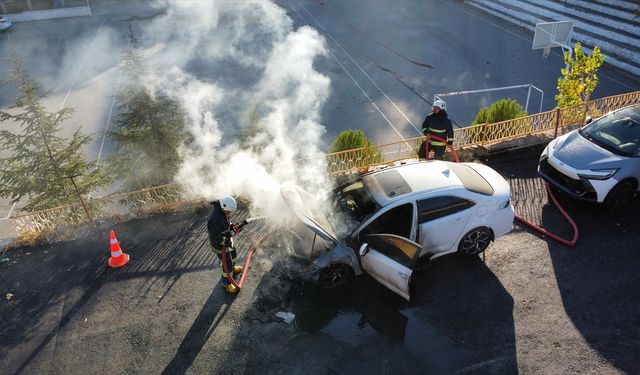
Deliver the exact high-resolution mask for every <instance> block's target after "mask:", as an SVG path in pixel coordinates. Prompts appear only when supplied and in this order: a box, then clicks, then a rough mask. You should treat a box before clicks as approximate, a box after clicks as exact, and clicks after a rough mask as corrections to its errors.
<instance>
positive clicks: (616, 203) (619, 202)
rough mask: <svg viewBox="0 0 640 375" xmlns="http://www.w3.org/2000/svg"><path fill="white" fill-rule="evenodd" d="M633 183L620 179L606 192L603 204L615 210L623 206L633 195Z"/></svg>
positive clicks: (610, 209) (608, 208)
mask: <svg viewBox="0 0 640 375" xmlns="http://www.w3.org/2000/svg"><path fill="white" fill-rule="evenodd" d="M635 193H636V191H635V188H634V187H633V184H632V183H631V182H629V181H622V182H621V183H619V184H618V185H616V186H614V187H613V189H611V191H610V192H609V194H607V197H606V198H605V199H604V206H605V208H606V209H607V210H609V211H616V210H619V209H620V208H622V207H624V206H625V205H626V204H627V203H629V201H631V199H633V196H634V195H635Z"/></svg>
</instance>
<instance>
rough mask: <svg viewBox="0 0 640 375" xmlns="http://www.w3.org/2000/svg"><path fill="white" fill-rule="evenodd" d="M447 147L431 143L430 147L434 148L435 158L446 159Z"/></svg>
mask: <svg viewBox="0 0 640 375" xmlns="http://www.w3.org/2000/svg"><path fill="white" fill-rule="evenodd" d="M446 148H447V146H434V145H429V149H430V150H433V154H434V155H433V158H434V159H438V160H442V159H444V150H445V149H446Z"/></svg>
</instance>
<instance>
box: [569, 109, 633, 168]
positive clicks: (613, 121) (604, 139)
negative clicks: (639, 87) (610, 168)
mask: <svg viewBox="0 0 640 375" xmlns="http://www.w3.org/2000/svg"><path fill="white" fill-rule="evenodd" d="M638 109H640V107H638V106H634V107H631V108H626V109H623V110H621V111H617V112H614V113H611V114H608V115H606V116H603V117H601V118H599V119H598V120H596V121H594V122H592V123H591V124H589V125H587V126H585V127H584V128H582V129H581V130H580V134H581V135H582V136H583V137H585V138H586V139H588V140H589V141H591V142H593V143H595V144H597V145H598V146H600V147H602V148H604V149H607V150H609V151H611V152H613V153H615V154H618V155H622V156H634V155H637V154H638V151H640V114H639V112H640V111H639V110H638Z"/></svg>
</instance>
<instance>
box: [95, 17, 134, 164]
mask: <svg viewBox="0 0 640 375" xmlns="http://www.w3.org/2000/svg"><path fill="white" fill-rule="evenodd" d="M131 25H133V23H132V24H131ZM130 45H131V40H128V41H127V50H128V49H129V46H130ZM118 65H119V64H118ZM123 70H124V65H123V66H122V67H120V71H119V72H118V80H117V82H116V89H115V92H114V95H113V100H112V101H111V107H110V108H109V114H108V115H107V123H106V124H104V133H103V134H102V142H100V151H98V158H97V159H96V164H99V163H100V157H101V156H102V149H103V147H104V142H105V139H106V138H107V131H108V130H109V125H110V124H111V114H112V113H113V107H114V106H115V104H116V99H117V95H118V91H120V82H121V80H122V72H123Z"/></svg>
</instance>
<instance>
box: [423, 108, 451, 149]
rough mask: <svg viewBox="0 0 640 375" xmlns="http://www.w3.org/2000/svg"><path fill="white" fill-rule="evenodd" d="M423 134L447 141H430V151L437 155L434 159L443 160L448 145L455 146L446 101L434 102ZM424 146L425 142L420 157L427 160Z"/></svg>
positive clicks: (425, 122)
mask: <svg viewBox="0 0 640 375" xmlns="http://www.w3.org/2000/svg"><path fill="white" fill-rule="evenodd" d="M422 133H424V135H425V136H427V135H435V136H437V137H440V138H442V139H444V140H446V142H442V141H441V140H439V139H435V138H430V140H429V150H433V152H434V154H435V157H434V158H435V159H438V160H442V159H443V157H444V151H445V149H446V147H447V145H451V144H453V126H452V125H451V120H449V117H448V116H447V111H446V110H445V103H444V101H442V100H440V99H438V100H436V101H434V102H433V107H432V110H431V114H430V115H428V116H427V117H426V118H425V119H424V121H423V122H422ZM424 146H425V143H424V142H423V143H422V145H421V146H420V149H419V151H418V157H419V158H421V159H426V158H427V155H426V147H424Z"/></svg>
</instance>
